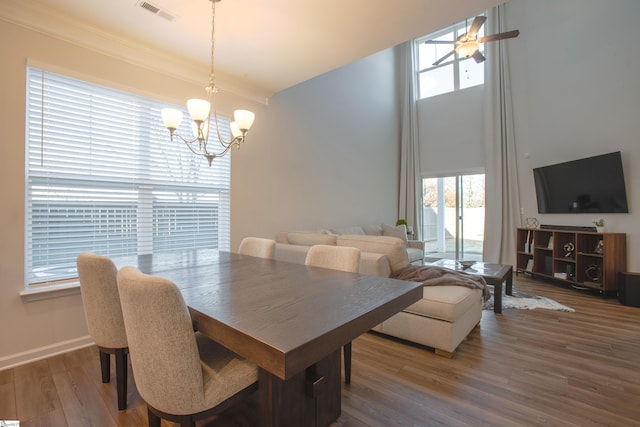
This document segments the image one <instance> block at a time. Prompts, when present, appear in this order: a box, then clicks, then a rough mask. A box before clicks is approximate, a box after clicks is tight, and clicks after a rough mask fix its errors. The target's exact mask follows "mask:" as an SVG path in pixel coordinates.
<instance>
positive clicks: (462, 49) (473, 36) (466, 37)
mask: <svg viewBox="0 0 640 427" xmlns="http://www.w3.org/2000/svg"><path fill="white" fill-rule="evenodd" d="M486 20H487V17H486V16H476V17H475V18H473V22H472V23H471V27H469V31H467V32H466V33H464V34H462V35H461V36H460V37H458V39H457V40H453V41H445V40H427V41H426V42H425V43H426V44H453V45H456V46H455V48H454V49H453V50H452V51H451V52H449V53H447V54H446V55H445V56H443V57H442V58H440V59H438V60H437V61H436V62H434V63H433V65H439V64H440V63H441V62H442V61H444V60H445V59H447V58H448V57H450V56H451V55H453V54H454V53H456V52H458V53H459V54H460V55H462V56H464V57H465V58H469V57H473V59H475V60H476V62H478V63H480V62H482V61H484V60H485V59H486V58H485V57H484V55H482V53H480V51H479V50H478V43H485V42H492V41H495V40H503V39H510V38H512V37H518V34H520V31H518V30H513V31H507V32H504V33H498V34H492V35H489V36H484V37H480V38H478V31H480V27H482V24H484V21H486Z"/></svg>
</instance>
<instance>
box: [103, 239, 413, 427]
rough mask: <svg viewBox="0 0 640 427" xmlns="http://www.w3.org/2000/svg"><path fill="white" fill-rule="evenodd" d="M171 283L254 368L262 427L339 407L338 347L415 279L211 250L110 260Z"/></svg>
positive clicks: (201, 324)
mask: <svg viewBox="0 0 640 427" xmlns="http://www.w3.org/2000/svg"><path fill="white" fill-rule="evenodd" d="M114 262H115V263H116V265H117V266H118V267H119V268H120V267H123V266H124V265H133V266H135V267H137V268H138V269H139V270H140V271H141V272H143V273H146V274H152V275H155V276H160V277H163V278H166V279H169V280H171V281H173V282H174V283H175V284H176V285H177V286H178V287H179V288H180V290H181V293H182V295H183V297H184V300H185V303H186V305H187V307H188V308H189V311H190V314H191V317H192V320H193V323H194V328H195V329H197V330H198V331H199V332H201V333H203V334H205V335H207V336H208V337H209V338H211V339H212V340H215V341H216V342H218V343H220V344H221V345H223V346H225V347H227V348H229V349H230V350H232V351H233V352H235V353H236V354H238V355H239V356H241V357H243V358H245V359H247V360H249V361H251V362H253V363H255V364H256V365H257V366H258V406H259V411H260V414H259V418H260V424H261V425H263V426H327V425H329V424H330V423H332V422H333V421H335V420H336V419H337V418H338V417H339V416H340V413H341V390H342V389H341V387H342V380H341V363H340V362H341V357H340V350H341V348H342V346H344V345H345V344H347V343H349V342H351V341H352V340H354V339H355V338H357V337H358V336H359V335H361V334H363V333H365V332H367V331H369V330H370V329H371V328H373V327H374V326H376V325H377V324H379V323H381V322H382V321H384V320H386V319H387V318H389V317H391V316H392V315H394V314H395V313H397V312H399V311H401V310H403V309H404V308H406V307H407V306H409V305H411V304H412V303H414V302H416V301H418V300H419V299H420V298H421V297H422V284H421V283H418V282H409V281H402V280H396V279H391V278H388V277H377V276H367V275H362V274H357V273H346V272H341V271H337V270H329V269H324V268H318V267H310V266H305V265H302V264H294V263H289V262H284V261H276V260H273V259H264V258H258V257H252V256H247V255H240V254H237V253H232V252H225V251H218V250H214V249H200V250H188V251H176V252H170V253H160V254H146V255H137V256H133V257H124V258H121V259H114Z"/></svg>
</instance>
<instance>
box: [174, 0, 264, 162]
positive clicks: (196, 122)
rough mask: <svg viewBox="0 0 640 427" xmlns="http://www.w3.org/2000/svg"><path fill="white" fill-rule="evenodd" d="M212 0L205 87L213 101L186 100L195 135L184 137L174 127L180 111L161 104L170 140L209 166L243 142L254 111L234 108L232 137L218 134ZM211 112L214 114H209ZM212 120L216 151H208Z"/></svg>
mask: <svg viewBox="0 0 640 427" xmlns="http://www.w3.org/2000/svg"><path fill="white" fill-rule="evenodd" d="M209 1H210V2H211V72H210V73H209V84H208V85H207V86H206V87H205V91H206V92H207V95H208V98H209V99H211V101H212V102H209V101H207V100H204V99H189V100H187V109H188V111H189V115H190V116H191V119H192V120H193V123H192V126H191V127H192V131H193V135H194V138H193V139H187V138H184V137H183V136H181V135H179V134H178V132H177V131H176V130H177V129H178V126H180V122H181V121H182V112H181V111H179V110H176V109H173V108H163V109H162V111H161V114H162V121H163V122H164V125H165V126H166V127H167V129H169V134H170V136H171V141H173V137H174V136H176V137H178V138H180V139H181V140H182V141H183V142H184V143H185V145H186V146H187V147H188V148H189V150H191V151H192V152H193V153H194V154H197V155H200V156H204V157H206V159H207V160H208V161H209V166H211V162H213V159H215V158H216V157H222V156H224V155H225V154H227V153H228V152H229V150H230V149H231V147H234V146H236V147H238V148H240V144H241V143H242V142H244V139H245V136H246V135H247V132H248V131H249V129H250V128H251V125H252V124H253V119H254V118H255V114H253V113H252V112H251V111H247V110H236V111H234V112H233V118H234V121H232V122H231V124H230V127H231V137H232V139H231V140H230V141H225V140H224V138H223V137H222V135H221V134H220V127H219V125H218V116H217V114H216V103H215V98H216V93H217V92H218V88H217V87H216V84H215V72H214V65H215V61H214V58H215V55H214V53H215V20H216V3H217V2H219V1H220V0H209ZM212 104H213V115H212V114H211V105H212ZM212 116H213V117H212ZM212 120H213V122H214V124H213V126H214V127H215V134H216V136H217V138H218V143H219V144H220V151H219V152H211V151H209V147H208V144H209V136H210V135H211V133H210V132H209V130H211V126H212V123H211V121H212Z"/></svg>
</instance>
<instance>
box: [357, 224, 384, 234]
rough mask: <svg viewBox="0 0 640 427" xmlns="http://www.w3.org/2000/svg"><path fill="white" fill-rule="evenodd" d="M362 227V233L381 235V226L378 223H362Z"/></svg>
mask: <svg viewBox="0 0 640 427" xmlns="http://www.w3.org/2000/svg"><path fill="white" fill-rule="evenodd" d="M362 229H363V230H364V234H366V235H368V236H382V226H381V225H380V224H376V225H363V226H362Z"/></svg>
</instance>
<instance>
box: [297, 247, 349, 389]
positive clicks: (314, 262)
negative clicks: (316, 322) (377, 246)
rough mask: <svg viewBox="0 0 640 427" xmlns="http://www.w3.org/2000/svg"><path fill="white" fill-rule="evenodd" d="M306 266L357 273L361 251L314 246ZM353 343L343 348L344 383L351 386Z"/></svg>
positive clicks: (308, 255)
mask: <svg viewBox="0 0 640 427" xmlns="http://www.w3.org/2000/svg"><path fill="white" fill-rule="evenodd" d="M304 263H305V265H308V266H311V267H322V268H328V269H331V270H340V271H346V272H349V273H357V272H358V271H359V270H360V249H357V248H352V247H349V246H331V245H314V246H311V247H310V248H309V251H308V252H307V257H306V258H305V261H304ZM351 347H352V345H351V342H349V343H348V344H345V345H344V347H343V353H344V382H345V384H351Z"/></svg>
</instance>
